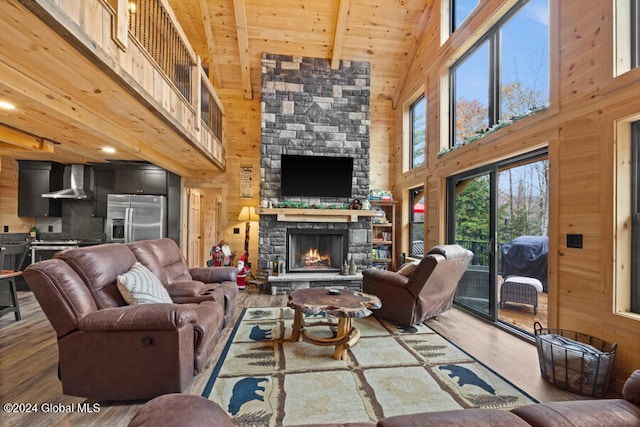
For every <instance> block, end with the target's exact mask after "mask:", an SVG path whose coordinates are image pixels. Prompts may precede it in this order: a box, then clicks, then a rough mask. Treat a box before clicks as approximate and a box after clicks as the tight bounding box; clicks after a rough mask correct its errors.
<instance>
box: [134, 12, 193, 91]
mask: <svg viewBox="0 0 640 427" xmlns="http://www.w3.org/2000/svg"><path fill="white" fill-rule="evenodd" d="M129 31H130V32H131V34H132V35H133V36H134V37H135V38H136V40H138V42H139V43H140V44H141V45H142V47H143V48H144V49H145V50H146V51H147V53H148V54H149V55H150V56H151V57H152V58H153V60H154V61H155V62H156V64H157V65H158V66H159V67H160V69H162V71H163V72H164V73H165V75H166V76H167V77H168V78H169V80H171V82H173V84H174V85H175V87H176V88H177V89H178V91H179V92H180V93H181V94H182V96H184V97H185V99H186V100H187V102H189V103H191V102H192V93H191V88H192V85H191V67H192V65H193V64H194V61H193V59H192V58H191V55H190V53H189V50H188V49H187V47H186V46H185V44H184V42H183V41H182V39H181V37H180V34H179V33H178V31H177V30H176V28H175V26H174V25H173V22H172V20H171V17H170V16H169V13H167V11H166V9H165V8H164V6H163V5H162V3H161V1H160V0H130V1H129Z"/></svg>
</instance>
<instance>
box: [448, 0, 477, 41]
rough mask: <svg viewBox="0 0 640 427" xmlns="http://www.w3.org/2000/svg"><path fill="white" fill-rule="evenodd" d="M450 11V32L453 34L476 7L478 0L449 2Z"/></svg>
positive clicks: (453, 0) (452, 0) (451, 0)
mask: <svg viewBox="0 0 640 427" xmlns="http://www.w3.org/2000/svg"><path fill="white" fill-rule="evenodd" d="M449 1H450V3H449V10H450V11H451V12H450V13H451V24H450V25H451V32H452V33H453V32H454V31H455V30H456V29H457V28H458V27H459V26H460V24H462V22H463V21H464V20H465V19H467V17H468V16H469V15H470V14H471V12H472V11H473V9H475V8H476V6H478V0H449Z"/></svg>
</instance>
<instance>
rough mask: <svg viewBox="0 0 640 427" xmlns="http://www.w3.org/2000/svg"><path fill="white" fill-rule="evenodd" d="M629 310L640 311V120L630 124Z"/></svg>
mask: <svg viewBox="0 0 640 427" xmlns="http://www.w3.org/2000/svg"><path fill="white" fill-rule="evenodd" d="M631 159H632V160H631V311H632V312H633V313H640V121H638V122H634V123H632V124H631Z"/></svg>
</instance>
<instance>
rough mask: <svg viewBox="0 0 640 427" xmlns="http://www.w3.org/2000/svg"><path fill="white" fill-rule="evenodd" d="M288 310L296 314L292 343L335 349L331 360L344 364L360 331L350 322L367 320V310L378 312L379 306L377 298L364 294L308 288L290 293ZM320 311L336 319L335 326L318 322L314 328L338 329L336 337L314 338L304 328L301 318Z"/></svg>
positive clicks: (305, 327) (344, 290) (306, 327)
mask: <svg viewBox="0 0 640 427" xmlns="http://www.w3.org/2000/svg"><path fill="white" fill-rule="evenodd" d="M288 306H289V307H291V308H293V310H294V312H295V315H294V318H293V332H292V334H291V340H292V341H301V340H302V341H304V342H308V343H310V344H315V345H323V346H336V349H335V351H334V353H333V357H335V358H336V359H337V360H345V359H346V357H347V350H348V349H349V348H351V347H353V346H354V345H356V343H357V342H358V340H359V339H360V331H359V330H358V328H356V327H354V326H353V319H354V318H362V317H367V316H370V315H371V311H370V309H376V308H380V307H382V303H381V302H380V299H379V298H378V297H377V296H375V295H370V294H365V293H364V292H356V291H351V290H348V289H340V293H339V294H331V293H329V289H328V288H309V289H299V290H297V291H294V292H291V294H290V295H289V304H288ZM322 311H324V312H325V313H327V315H331V316H336V317H337V318H338V323H337V324H336V323H333V322H317V323H314V324H313V326H321V325H326V326H330V327H337V329H336V336H335V337H332V338H321V337H317V336H314V335H312V334H311V333H310V332H309V329H308V326H307V325H305V323H304V316H303V315H304V314H318V313H320V312H322Z"/></svg>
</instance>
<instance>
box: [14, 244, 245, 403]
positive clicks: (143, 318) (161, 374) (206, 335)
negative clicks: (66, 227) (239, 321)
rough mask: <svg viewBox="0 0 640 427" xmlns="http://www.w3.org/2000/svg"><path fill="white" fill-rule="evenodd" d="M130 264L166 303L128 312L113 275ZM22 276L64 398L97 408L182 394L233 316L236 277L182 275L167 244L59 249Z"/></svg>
mask: <svg viewBox="0 0 640 427" xmlns="http://www.w3.org/2000/svg"><path fill="white" fill-rule="evenodd" d="M136 262H139V263H141V264H143V265H145V266H146V267H147V268H148V269H149V270H151V271H152V272H153V273H154V275H155V276H156V277H157V278H159V279H160V282H161V283H162V285H163V286H164V288H165V289H166V290H167V291H168V293H169V296H170V297H171V298H170V299H171V301H173V303H157V304H137V305H129V304H127V303H126V302H125V300H124V298H123V296H122V294H121V293H120V291H119V289H118V286H117V277H118V276H119V275H121V274H125V273H127V272H128V271H129V269H130V268H131V267H132V266H133V265H134V264H135V263H136ZM24 277H25V279H26V281H27V283H28V284H29V286H30V288H31V290H32V291H33V293H34V295H35V297H36V299H37V300H38V302H39V304H40V306H41V307H42V309H43V311H44V313H45V315H46V316H47V318H48V320H49V321H50V322H51V325H52V326H53V329H54V330H55V332H56V335H57V339H58V356H59V363H58V377H59V378H60V380H61V382H62V389H63V392H64V394H67V395H73V396H82V397H87V398H92V399H96V400H139V399H150V398H153V397H156V396H159V395H162V394H166V393H175V392H183V391H185V390H186V388H187V387H188V386H189V385H190V384H191V381H192V380H193V376H194V375H195V374H198V373H199V372H200V371H201V370H202V369H203V368H204V365H205V362H206V361H207V359H208V357H209V356H210V355H211V352H212V350H213V348H214V346H215V344H216V342H217V339H218V337H219V335H220V331H221V330H222V328H223V327H224V326H225V322H226V321H228V320H229V319H230V318H231V317H232V316H233V313H234V311H235V308H236V296H237V292H238V291H237V286H236V281H235V280H236V269H235V268H233V267H219V268H189V267H188V264H187V263H186V261H185V259H184V258H183V256H182V253H181V252H180V249H179V247H178V246H177V245H176V243H175V242H173V240H171V239H159V240H149V241H141V242H135V243H130V244H121V243H111V244H103V245H96V246H88V247H83V248H76V249H68V250H65V251H62V252H59V253H57V254H56V255H55V256H54V257H53V259H50V260H46V261H41V262H37V263H34V264H31V265H30V266H28V267H27V268H26V269H25V270H24Z"/></svg>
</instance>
